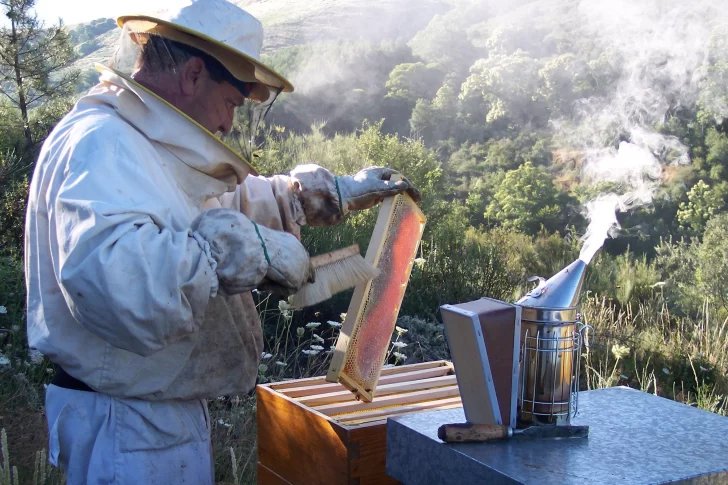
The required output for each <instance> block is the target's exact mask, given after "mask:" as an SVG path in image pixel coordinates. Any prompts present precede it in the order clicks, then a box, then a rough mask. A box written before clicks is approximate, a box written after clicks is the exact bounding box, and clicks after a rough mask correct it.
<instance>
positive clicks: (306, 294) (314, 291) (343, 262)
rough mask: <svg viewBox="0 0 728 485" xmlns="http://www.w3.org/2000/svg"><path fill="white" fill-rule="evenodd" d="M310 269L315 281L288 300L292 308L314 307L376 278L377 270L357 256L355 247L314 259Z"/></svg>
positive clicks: (355, 245) (357, 252) (356, 246)
mask: <svg viewBox="0 0 728 485" xmlns="http://www.w3.org/2000/svg"><path fill="white" fill-rule="evenodd" d="M311 266H312V267H313V269H314V281H313V283H307V284H305V285H304V286H303V287H302V288H301V289H300V290H298V292H297V293H295V294H294V295H292V296H291V297H290V298H289V303H290V305H291V306H292V307H293V308H296V309H300V308H305V307H309V306H312V305H315V304H317V303H320V302H322V301H325V300H328V299H329V298H331V297H332V296H334V295H335V294H336V293H339V292H341V291H344V290H348V289H350V288H354V287H355V286H357V285H359V284H360V283H363V282H365V281H367V280H371V279H374V278H376V277H377V276H378V275H379V270H378V269H377V268H375V267H374V266H372V265H371V264H370V263H368V262H367V261H366V260H365V259H364V258H363V257H362V255H361V254H360V253H359V245H358V244H354V245H352V246H349V247H346V248H343V249H337V250H336V251H332V252H330V253H326V254H321V255H319V256H314V257H312V258H311Z"/></svg>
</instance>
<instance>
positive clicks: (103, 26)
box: [68, 18, 117, 44]
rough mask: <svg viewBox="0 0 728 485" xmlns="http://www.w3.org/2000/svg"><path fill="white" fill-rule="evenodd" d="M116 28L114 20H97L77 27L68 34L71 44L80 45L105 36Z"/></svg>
mask: <svg viewBox="0 0 728 485" xmlns="http://www.w3.org/2000/svg"><path fill="white" fill-rule="evenodd" d="M116 27H117V25H116V22H115V21H114V19H107V18H98V19H95V20H92V21H91V22H87V23H83V24H79V25H77V26H76V27H74V28H73V29H71V30H70V31H69V32H68V34H69V36H70V38H71V42H73V43H74V44H82V43H84V42H88V41H90V40H94V39H95V38H96V37H98V36H99V35H102V34H105V33H106V32H108V31H110V30H112V29H115V28H116Z"/></svg>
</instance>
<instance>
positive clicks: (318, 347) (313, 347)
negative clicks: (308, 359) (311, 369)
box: [311, 345, 324, 352]
mask: <svg viewBox="0 0 728 485" xmlns="http://www.w3.org/2000/svg"><path fill="white" fill-rule="evenodd" d="M311 348H312V349H313V350H316V351H318V352H321V351H322V350H324V348H323V347H321V346H320V345H312V346H311Z"/></svg>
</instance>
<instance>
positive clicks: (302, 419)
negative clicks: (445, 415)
mask: <svg viewBox="0 0 728 485" xmlns="http://www.w3.org/2000/svg"><path fill="white" fill-rule="evenodd" d="M461 405H462V404H461V401H460V393H459V391H458V385H457V381H456V379H455V373H454V370H453V367H452V364H451V363H450V362H447V361H435V362H426V363H421V364H411V365H403V366H397V367H390V368H385V369H383V370H382V372H381V376H380V378H379V383H378V386H377V388H376V390H375V394H374V400H373V401H372V402H364V401H358V400H356V399H355V397H354V394H353V393H352V392H351V391H349V390H348V389H347V388H345V387H344V386H343V385H341V384H339V383H329V382H326V380H325V377H323V376H322V377H313V378H308V379H298V380H292V381H284V382H277V383H270V384H261V385H258V386H257V412H256V418H257V424H258V483H259V484H262V485H272V484H275V485H283V484H287V485H315V484H327V485H336V484H359V485H367V484H396V483H398V482H396V481H395V480H393V479H391V478H390V477H388V476H387V474H386V472H385V457H386V436H387V430H386V420H387V418H388V417H390V416H399V415H402V414H408V413H415V412H420V411H424V410H433V409H447V408H453V407H459V406H461Z"/></svg>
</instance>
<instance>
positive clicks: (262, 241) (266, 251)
mask: <svg viewBox="0 0 728 485" xmlns="http://www.w3.org/2000/svg"><path fill="white" fill-rule="evenodd" d="M250 222H253V221H250ZM253 226H255V232H256V233H257V234H258V239H260V242H261V243H262V244H263V254H265V260H266V261H267V262H268V265H269V266H270V265H271V262H270V256H268V248H267V247H265V239H263V236H261V235H260V229H258V224H256V223H255V222H253Z"/></svg>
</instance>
